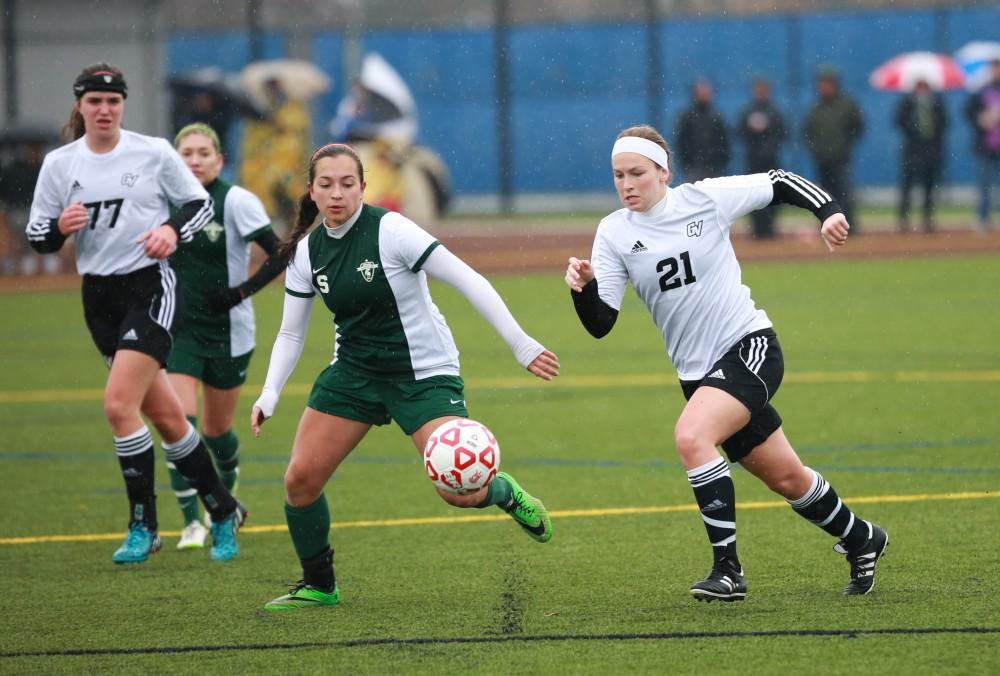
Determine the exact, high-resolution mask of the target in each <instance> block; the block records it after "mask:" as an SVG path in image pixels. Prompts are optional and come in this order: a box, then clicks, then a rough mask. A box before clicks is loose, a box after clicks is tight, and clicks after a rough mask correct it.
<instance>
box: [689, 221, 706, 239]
mask: <svg viewBox="0 0 1000 676" xmlns="http://www.w3.org/2000/svg"><path fill="white" fill-rule="evenodd" d="M704 223H705V221H691V222H690V223H688V224H687V231H688V237H701V226H702V225H704Z"/></svg>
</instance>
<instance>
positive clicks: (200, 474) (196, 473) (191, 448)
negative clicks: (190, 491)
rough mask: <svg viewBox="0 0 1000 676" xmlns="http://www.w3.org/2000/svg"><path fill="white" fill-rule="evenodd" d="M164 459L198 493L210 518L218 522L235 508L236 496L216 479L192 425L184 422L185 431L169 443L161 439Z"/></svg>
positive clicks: (205, 450)
mask: <svg viewBox="0 0 1000 676" xmlns="http://www.w3.org/2000/svg"><path fill="white" fill-rule="evenodd" d="M163 450H164V452H165V453H166V454H167V460H169V461H170V462H172V463H173V464H174V466H175V467H176V468H177V469H178V470H179V471H180V473H181V474H183V475H184V478H185V479H187V480H188V483H190V484H191V485H192V486H193V487H194V488H195V490H197V491H198V496H199V497H200V498H201V500H202V502H204V503H205V509H206V510H207V511H208V513H209V514H211V515H212V521H213V522H215V523H219V522H220V521H223V520H224V519H225V518H226V517H227V516H229V515H230V514H232V513H233V510H234V509H236V499H235V498H233V496H232V495H231V494H230V493H229V491H228V490H226V487H225V486H223V485H222V482H221V481H219V475H218V474H216V473H215V466H214V465H213V464H212V456H211V455H209V453H208V449H207V448H206V447H205V444H204V443H203V442H202V440H201V437H199V436H198V432H196V431H195V429H194V427H192V426H188V431H187V434H185V435H184V436H183V437H181V439H180V440H179V441H175V442H174V443H172V444H168V443H164V444H163Z"/></svg>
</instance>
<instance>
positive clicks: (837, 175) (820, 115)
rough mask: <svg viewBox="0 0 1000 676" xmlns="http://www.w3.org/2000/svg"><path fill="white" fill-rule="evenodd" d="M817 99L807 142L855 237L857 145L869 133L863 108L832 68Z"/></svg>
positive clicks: (820, 80) (822, 76)
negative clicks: (854, 156) (854, 162)
mask: <svg viewBox="0 0 1000 676" xmlns="http://www.w3.org/2000/svg"><path fill="white" fill-rule="evenodd" d="M816 90H817V99H816V102H815V103H814V104H813V106H812V108H811V109H810V111H809V115H808V116H807V117H806V123H805V130H804V131H805V141H806V145H807V146H808V148H809V152H811V153H812V156H813V160H814V161H815V162H816V170H817V173H818V174H819V183H820V184H821V185H822V186H823V187H824V188H826V189H827V190H828V191H829V192H830V194H831V195H833V197H834V199H836V200H837V201H838V202H840V205H841V206H842V207H843V209H844V216H845V217H846V218H847V222H848V223H850V224H851V233H852V234H855V235H856V234H858V225H857V218H856V217H855V214H854V199H853V195H852V192H853V190H852V188H851V159H852V153H853V150H854V145H855V144H856V143H857V142H858V139H860V138H861V135H862V134H863V133H864V131H865V120H864V116H863V115H862V113H861V108H859V107H858V104H857V103H856V102H855V101H854V99H852V98H851V97H850V96H848V95H847V94H845V93H844V92H843V91H841V88H840V76H839V75H838V74H837V71H836V70H834V69H833V68H831V67H829V66H825V67H823V68H821V69H820V71H819V73H818V75H817V77H816Z"/></svg>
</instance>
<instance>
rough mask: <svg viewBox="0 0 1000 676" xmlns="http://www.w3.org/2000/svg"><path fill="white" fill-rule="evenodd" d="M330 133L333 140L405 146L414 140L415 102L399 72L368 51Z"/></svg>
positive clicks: (343, 100)
mask: <svg viewBox="0 0 1000 676" xmlns="http://www.w3.org/2000/svg"><path fill="white" fill-rule="evenodd" d="M330 130H331V134H332V135H333V136H334V138H346V139H348V140H350V139H373V138H381V139H383V140H387V141H391V142H393V143H395V144H399V145H402V146H407V145H409V144H411V143H413V142H414V140H415V139H416V137H417V103H416V101H415V100H414V99H413V94H412V93H411V92H410V88H409V87H407V86H406V82H404V81H403V78H402V77H400V75H399V73H397V72H396V70H395V69H394V68H393V67H392V66H390V65H389V62H388V61H386V60H385V59H384V58H382V56H380V55H379V54H376V53H374V52H371V53H369V54H366V55H365V58H364V61H362V63H361V72H360V73H359V74H358V79H357V82H356V83H355V86H354V88H353V89H352V91H350V92H348V94H347V95H346V96H345V97H344V98H343V99H342V100H341V101H340V104H339V105H338V106H337V116H336V117H335V118H334V119H333V121H332V122H331V123H330Z"/></svg>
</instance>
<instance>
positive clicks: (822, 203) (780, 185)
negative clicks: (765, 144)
mask: <svg viewBox="0 0 1000 676" xmlns="http://www.w3.org/2000/svg"><path fill="white" fill-rule="evenodd" d="M767 174H768V176H769V177H770V179H771V187H772V188H773V189H774V197H773V199H772V200H771V204H770V206H774V205H777V204H791V205H793V206H797V207H801V208H802V209H808V210H809V211H811V212H812V213H813V214H814V215H815V216H816V218H818V219H819V220H820V222H821V223H822V224H823V226H822V227H821V228H820V236H821V237H822V238H823V242H824V243H825V244H826V248H827V249H828V250H829V251H831V252H833V251H834V250H836V247H839V246H843V245H844V244H845V243H846V242H847V231H848V230H850V228H851V226H850V224H849V223H848V222H847V219H846V218H844V214H843V210H842V209H841V208H840V205H839V204H837V201H836V200H835V199H833V197H831V196H830V193H828V192H827V191H826V190H824V189H823V188H821V187H820V186H818V185H816V184H815V183H813V182H812V181H810V180H808V179H806V178H802V177H801V176H799V175H798V174H793V173H792V172H790V171H784V170H782V169H772V170H771V171H769V172H767Z"/></svg>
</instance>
